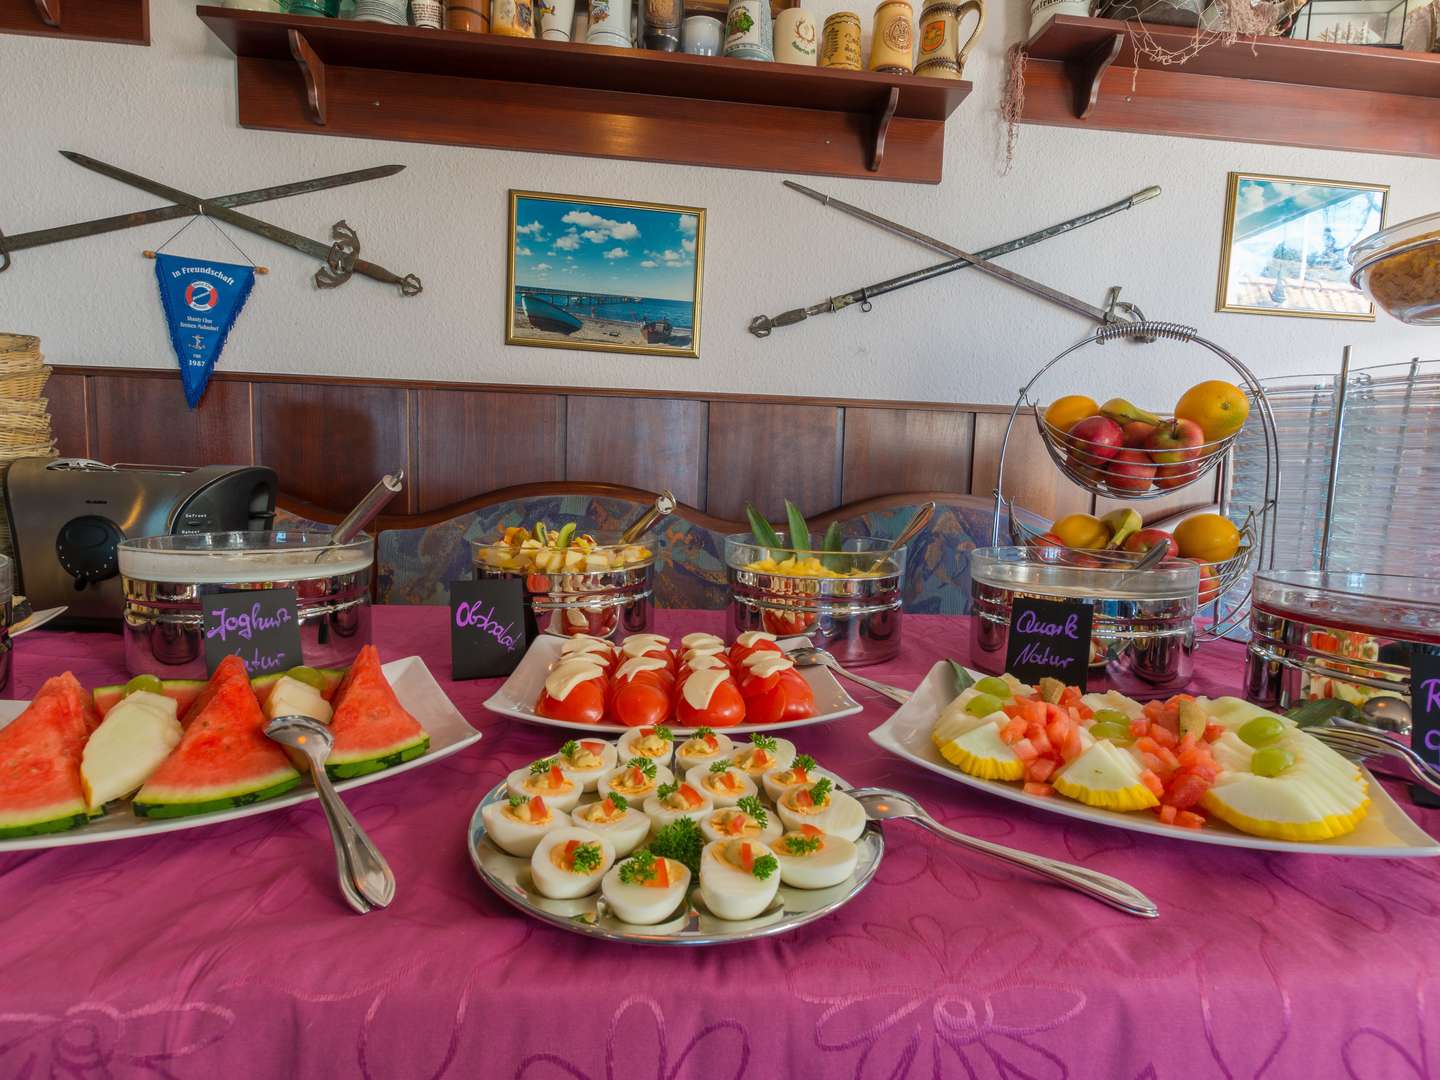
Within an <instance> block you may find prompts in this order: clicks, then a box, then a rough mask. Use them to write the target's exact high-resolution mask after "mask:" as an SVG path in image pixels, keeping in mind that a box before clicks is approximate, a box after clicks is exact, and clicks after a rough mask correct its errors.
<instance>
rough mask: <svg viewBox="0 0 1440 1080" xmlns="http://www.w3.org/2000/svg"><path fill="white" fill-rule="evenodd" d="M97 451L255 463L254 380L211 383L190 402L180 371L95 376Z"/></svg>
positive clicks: (139, 457) (103, 457) (187, 461)
mask: <svg viewBox="0 0 1440 1080" xmlns="http://www.w3.org/2000/svg"><path fill="white" fill-rule="evenodd" d="M89 402H90V414H91V417H92V420H93V422H94V427H95V441H94V444H93V450H94V454H93V456H94V457H95V459H96V460H97V461H103V462H106V463H107V464H111V465H113V464H115V463H116V462H119V461H128V462H133V463H135V464H140V465H251V464H253V463H254V461H255V446H254V424H253V423H252V421H251V416H250V384H249V383H244V382H220V381H219V380H215V381H213V382H211V383H210V386H209V388H208V389H207V390H206V391H205V397H204V398H203V399H201V402H200V406H199V407H198V408H195V409H191V408H189V407H187V406H186V404H185V392H184V391H183V390H182V389H181V388H180V377H179V375H178V374H175V373H173V372H172V373H170V374H169V375H168V376H167V377H165V378H156V377H153V376H127V375H94V376H91V378H90V389H89Z"/></svg>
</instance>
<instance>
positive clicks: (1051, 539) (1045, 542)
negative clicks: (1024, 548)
mask: <svg viewBox="0 0 1440 1080" xmlns="http://www.w3.org/2000/svg"><path fill="white" fill-rule="evenodd" d="M1030 546H1031V547H1058V548H1063V547H1064V546H1065V541H1064V540H1061V539H1060V538H1059V537H1058V536H1056V535H1055V534H1054V533H1052V532H1047V533H1041V534H1040V535H1039V536H1037V537H1036V538H1035V539H1033V540H1031V541H1030Z"/></svg>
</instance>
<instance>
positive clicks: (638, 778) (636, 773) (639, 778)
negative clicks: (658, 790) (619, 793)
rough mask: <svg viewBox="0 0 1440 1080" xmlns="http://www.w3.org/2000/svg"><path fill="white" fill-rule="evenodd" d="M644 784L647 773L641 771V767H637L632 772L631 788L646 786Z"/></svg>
mask: <svg viewBox="0 0 1440 1080" xmlns="http://www.w3.org/2000/svg"><path fill="white" fill-rule="evenodd" d="M644 783H645V771H644V770H643V769H641V768H640V766H638V765H637V766H635V768H633V769H631V770H630V786H631V787H642V786H643V785H644Z"/></svg>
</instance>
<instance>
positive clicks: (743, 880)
mask: <svg viewBox="0 0 1440 1080" xmlns="http://www.w3.org/2000/svg"><path fill="white" fill-rule="evenodd" d="M779 888H780V863H779V860H777V859H776V858H775V855H774V853H773V852H772V851H771V850H770V848H769V847H767V846H766V845H765V844H762V843H761V842H760V841H758V840H716V841H714V842H712V843H709V844H706V845H705V848H704V850H702V851H701V852H700V895H701V896H702V897H703V898H704V900H705V906H706V907H707V908H709V909H710V912H711V914H712V915H714V916H715V917H716V918H720V919H753V918H755V916H757V915H759V914H760V913H761V912H763V911H764V910H765V909H766V908H768V907H769V906H770V904H771V902H772V901H774V899H775V893H776V892H777V891H778V890H779Z"/></svg>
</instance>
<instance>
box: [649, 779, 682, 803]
mask: <svg viewBox="0 0 1440 1080" xmlns="http://www.w3.org/2000/svg"><path fill="white" fill-rule="evenodd" d="M679 790H680V785H679V784H678V783H675V784H661V785H660V786H659V787H658V788H656V789H655V794H656V795H658V796H660V799H661V801H662V802H663V801H664V800H665V799H668V798H669V797H670V796H671V795H674V794H675V792H677V791H679Z"/></svg>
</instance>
